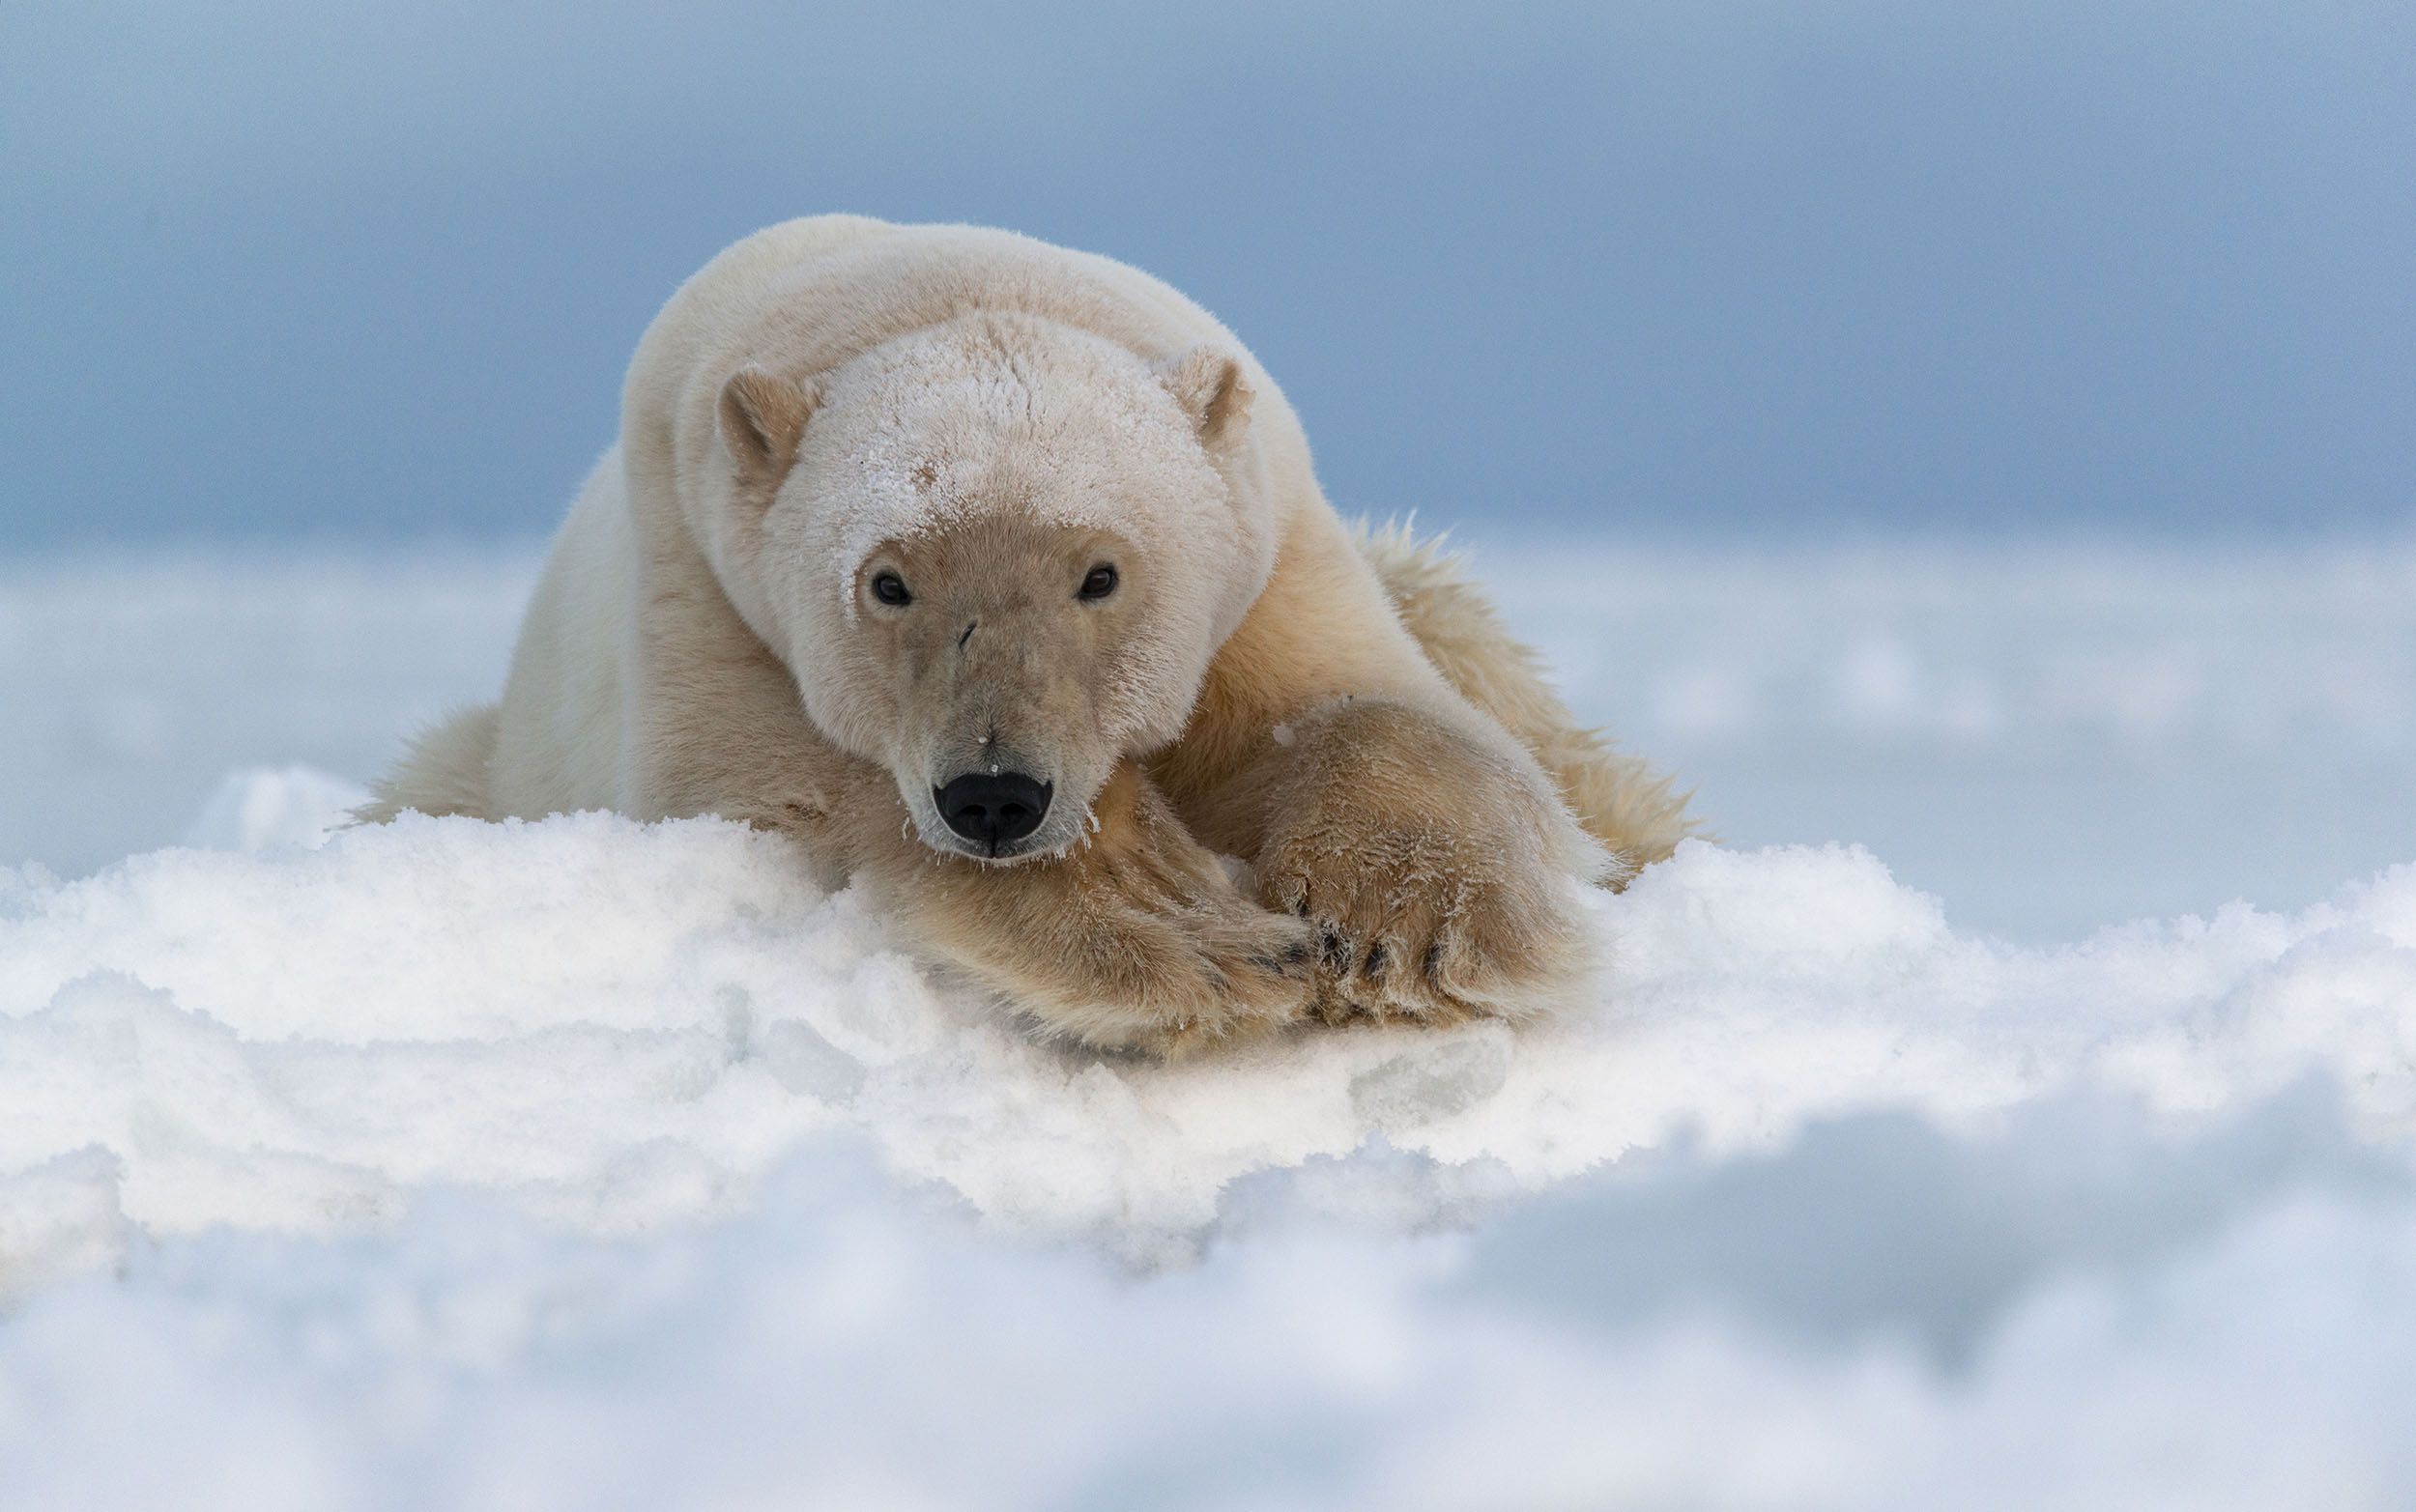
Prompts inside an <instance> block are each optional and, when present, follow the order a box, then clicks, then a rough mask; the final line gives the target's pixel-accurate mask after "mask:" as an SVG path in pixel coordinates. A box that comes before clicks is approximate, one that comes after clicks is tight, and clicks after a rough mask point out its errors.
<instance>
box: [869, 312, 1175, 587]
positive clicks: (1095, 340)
mask: <svg viewBox="0 0 2416 1512" xmlns="http://www.w3.org/2000/svg"><path fill="white" fill-rule="evenodd" d="M829 407H830V409H831V410H832V411H833V412H834V415H833V417H834V419H841V420H842V423H843V424H844V425H845V427H846V431H847V432H848V440H847V442H846V444H845V447H844V449H843V450H842V451H840V452H839V454H838V456H837V459H836V460H837V461H838V463H839V467H840V471H841V476H840V477H839V478H836V479H833V480H832V485H833V487H834V493H833V495H832V497H831V498H830V499H829V500H828V502H827V504H826V506H825V507H827V508H828V509H829V510H830V512H831V513H830V517H829V518H830V524H831V526H832V527H833V534H832V539H833V541H834V547H835V550H834V556H835V565H836V567H837V569H838V591H839V594H840V597H841V601H842V606H843V612H844V613H847V614H848V616H849V618H850V619H852V617H853V616H854V613H855V594H854V581H855V575H856V572H857V570H858V569H859V568H860V567H861V566H862V564H863V562H864V559H865V557H867V556H870V555H871V554H872V553H873V552H874V550H875V549H877V547H879V546H880V545H881V544H882V543H883V542H887V541H905V540H912V539H916V538H919V537H924V536H929V535H932V534H934V533H935V532H938V531H940V530H943V529H947V528H952V527H954V526H957V525H961V524H964V523H965V522H967V521H970V520H973V519H977V518H980V517H982V516H985V515H994V514H999V513H1004V512H1006V511H1008V510H1013V511H1015V512H1016V513H1017V514H1018V515H1019V517H1021V518H1023V519H1027V520H1030V521H1033V522H1035V523H1037V524H1041V525H1048V526H1063V527H1072V528H1088V529H1116V528H1128V527H1129V526H1130V525H1131V523H1132V518H1133V505H1134V502H1135V500H1134V498H1133V489H1132V486H1131V485H1132V483H1133V481H1134V480H1135V479H1142V478H1153V477H1154V478H1158V479H1181V478H1187V477H1188V478H1191V479H1194V480H1196V481H1199V482H1202V483H1205V482H1208V481H1210V480H1211V478H1212V476H1213V470H1211V469H1209V467H1208V464H1207V460H1206V457H1205V456H1204V454H1203V453H1202V452H1201V451H1200V449H1199V446H1198V444H1197V442H1196V441H1195V440H1194V437H1193V435H1192V432H1191V430H1190V428H1189V427H1188V426H1187V425H1186V424H1185V423H1184V422H1183V418H1182V412H1181V411H1180V409H1179V408H1178V407H1177V406H1176V405H1175V404H1174V401H1173V399H1172V396H1171V395H1169V394H1167V393H1166V392H1165V389H1164V387H1163V386H1162V385H1159V383H1158V382H1157V381H1156V379H1155V378H1154V376H1153V375H1152V374H1151V372H1150V370H1149V368H1148V367H1147V366H1146V365H1145V364H1144V363H1143V362H1142V361H1141V359H1140V358H1139V357H1136V356H1134V355H1133V354H1132V353H1130V352H1127V351H1125V350H1123V349H1122V348H1120V347H1117V346H1115V345H1114V344H1112V343H1110V342H1108V341H1106V340H1104V339H1102V338H1100V337H1097V336H1093V335H1090V334H1088V333H1087V332H1082V331H1078V330H1074V329H1072V328H1067V327H1063V326H1059V325H1056V324H1054V323H1052V322H1048V321H1043V320H1039V319H1036V318H1031V317H1019V316H1001V315H997V314H994V313H993V314H985V315H981V316H974V317H968V318H966V319H964V320H960V321H955V322H951V323H949V324H947V325H944V326H937V327H932V328H926V329H923V330H919V331H915V332H913V333H911V334H909V335H906V336H904V337H901V338H899V339H898V340H896V341H893V342H891V343H889V344H888V345H886V346H884V347H880V348H877V349H876V350H875V351H873V352H871V353H868V354H866V355H865V356H863V357H858V358H857V359H856V360H854V361H853V362H850V363H848V364H847V365H846V366H844V367H842V368H840V369H839V370H838V371H837V372H836V373H835V374H833V376H832V384H831V392H830V399H829ZM842 417H844V418H842Z"/></svg>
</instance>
